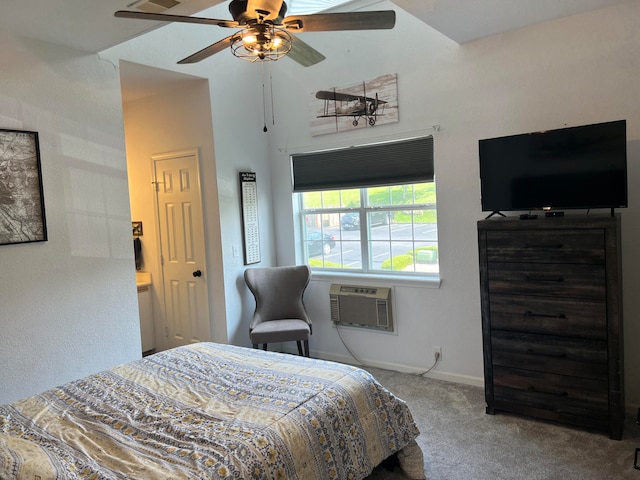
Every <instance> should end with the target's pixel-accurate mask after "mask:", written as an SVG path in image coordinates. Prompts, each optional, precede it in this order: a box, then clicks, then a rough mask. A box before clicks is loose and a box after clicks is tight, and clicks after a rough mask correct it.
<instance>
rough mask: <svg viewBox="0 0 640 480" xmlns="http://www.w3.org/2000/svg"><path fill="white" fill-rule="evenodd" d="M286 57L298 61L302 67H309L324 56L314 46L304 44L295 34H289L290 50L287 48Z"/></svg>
mask: <svg viewBox="0 0 640 480" xmlns="http://www.w3.org/2000/svg"><path fill="white" fill-rule="evenodd" d="M287 57H289V58H291V60H293V61H295V62H298V63H299V64H300V65H302V66H303V67H310V66H311V65H315V64H316V63H319V62H321V61H322V60H324V59H325V58H326V57H325V56H324V55H322V54H321V53H320V52H319V51H317V50H316V49H315V48H313V47H311V46H310V45H308V44H306V43H305V42H303V41H302V40H300V39H299V38H298V37H296V36H295V35H291V50H289V53H288V54H287Z"/></svg>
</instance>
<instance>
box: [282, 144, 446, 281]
mask: <svg viewBox="0 0 640 480" xmlns="http://www.w3.org/2000/svg"><path fill="white" fill-rule="evenodd" d="M355 150H359V152H355V153H354V151H355ZM345 154H347V155H348V157H349V158H344V157H345ZM308 155H309V154H301V155H294V156H293V175H294V191H297V192H298V193H294V195H296V196H297V200H298V202H299V212H300V224H301V226H302V235H301V238H302V251H303V252H304V261H305V262H306V263H308V264H309V265H311V266H312V267H313V268H316V269H324V270H338V271H353V272H363V273H376V274H381V273H393V274H407V275H415V274H422V275H435V274H437V273H438V240H437V239H438V232H437V223H436V192H435V183H434V179H433V138H432V137H424V138H420V139H417V141H416V140H410V141H402V142H397V143H393V144H390V143H386V144H378V145H374V146H369V147H355V148H350V149H345V150H334V151H325V152H319V153H316V154H311V156H308ZM375 177H378V178H375ZM407 179H413V180H414V182H413V183H412V182H407ZM354 187H357V188H354Z"/></svg>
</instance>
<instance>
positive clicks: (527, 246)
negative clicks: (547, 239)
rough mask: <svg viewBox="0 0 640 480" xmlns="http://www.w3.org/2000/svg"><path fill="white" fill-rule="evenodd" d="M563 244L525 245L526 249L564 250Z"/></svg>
mask: <svg viewBox="0 0 640 480" xmlns="http://www.w3.org/2000/svg"><path fill="white" fill-rule="evenodd" d="M562 247H564V245H563V244H562V243H525V244H524V248H547V249H548V248H562Z"/></svg>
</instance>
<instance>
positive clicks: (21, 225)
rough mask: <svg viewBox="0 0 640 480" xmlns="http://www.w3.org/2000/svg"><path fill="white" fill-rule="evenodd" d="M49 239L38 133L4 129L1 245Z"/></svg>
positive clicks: (0, 157) (0, 146)
mask: <svg viewBox="0 0 640 480" xmlns="http://www.w3.org/2000/svg"><path fill="white" fill-rule="evenodd" d="M46 240H47V226H46V221H45V214H44V196H43V193H42V172H41V170H40V147H39V142H38V132H30V131H25V130H5V129H0V245H10V244H14V243H29V242H44V241H46Z"/></svg>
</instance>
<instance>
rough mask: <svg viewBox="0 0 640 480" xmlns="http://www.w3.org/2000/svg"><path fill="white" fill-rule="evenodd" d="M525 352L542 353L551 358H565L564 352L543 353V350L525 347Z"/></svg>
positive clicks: (530, 353)
mask: <svg viewBox="0 0 640 480" xmlns="http://www.w3.org/2000/svg"><path fill="white" fill-rule="evenodd" d="M527 353H528V354H529V355H542V356H545V357H553V358H567V354H566V353H543V352H536V351H535V350H534V349H533V348H527Z"/></svg>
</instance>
